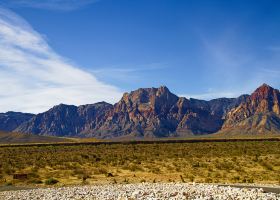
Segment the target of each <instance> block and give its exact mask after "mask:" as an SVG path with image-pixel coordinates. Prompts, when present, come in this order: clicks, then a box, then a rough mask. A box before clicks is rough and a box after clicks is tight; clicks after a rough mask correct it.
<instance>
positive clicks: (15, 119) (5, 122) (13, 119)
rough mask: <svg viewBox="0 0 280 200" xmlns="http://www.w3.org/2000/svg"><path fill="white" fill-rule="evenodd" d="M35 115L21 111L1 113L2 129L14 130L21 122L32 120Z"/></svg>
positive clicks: (0, 128)
mask: <svg viewBox="0 0 280 200" xmlns="http://www.w3.org/2000/svg"><path fill="white" fill-rule="evenodd" d="M33 116H34V115H33V114H29V113H20V112H6V113H0V130H2V131H13V130H14V129H16V128H17V127H18V126H19V125H20V124H22V123H23V122H26V121H28V120H30V119H31V118H32V117H33Z"/></svg>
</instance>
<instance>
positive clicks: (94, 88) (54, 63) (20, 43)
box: [0, 8, 121, 113]
mask: <svg viewBox="0 0 280 200" xmlns="http://www.w3.org/2000/svg"><path fill="white" fill-rule="evenodd" d="M120 96H121V92H120V91H119V89H118V88H116V87H114V86H111V85H108V84H105V83H103V82H101V81H99V80H97V79H96V77H95V76H94V75H93V74H91V73H89V72H86V71H83V70H81V69H80V68H79V67H77V66H76V65H74V64H72V63H71V62H70V61H68V60H66V59H65V58H63V57H61V56H59V55H58V54H57V53H55V51H54V50H53V49H51V47H49V45H48V44H47V43H46V41H45V40H44V38H43V37H42V36H41V35H40V34H39V33H37V32H36V31H34V30H33V29H32V27H31V26H30V25H29V24H28V23H27V22H26V21H25V20H24V19H22V18H21V17H19V16H18V15H16V14H15V13H13V12H11V11H8V10H6V9H3V8H0V111H1V112H5V111H8V110H15V111H24V112H34V113H37V112H42V111H45V110H46V109H48V108H50V107H52V106H53V105H55V104H58V103H67V104H75V105H80V104H86V103H93V102H97V101H103V100H104V101H108V102H115V101H117V100H118V99H119V98H120Z"/></svg>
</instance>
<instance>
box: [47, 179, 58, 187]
mask: <svg viewBox="0 0 280 200" xmlns="http://www.w3.org/2000/svg"><path fill="white" fill-rule="evenodd" d="M58 182H59V181H58V180H56V179H54V178H49V179H47V180H46V181H45V184H46V185H54V184H57V183H58Z"/></svg>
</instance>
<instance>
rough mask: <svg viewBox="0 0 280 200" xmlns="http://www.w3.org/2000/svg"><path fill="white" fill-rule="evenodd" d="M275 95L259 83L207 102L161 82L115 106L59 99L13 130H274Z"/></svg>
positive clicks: (88, 133)
mask: <svg viewBox="0 0 280 200" xmlns="http://www.w3.org/2000/svg"><path fill="white" fill-rule="evenodd" d="M279 98H280V95H279V91H278V90H276V89H273V88H271V87H270V86H268V85H265V84H264V85H262V86H261V87H259V88H258V89H257V90H256V91H255V92H254V93H253V94H251V95H242V96H240V97H238V98H220V99H214V100H211V101H204V100H197V99H186V98H184V97H178V96H176V95H175V94H173V93H171V92H170V91H169V90H168V88H167V87H165V86H161V87H159V88H141V89H138V90H135V91H132V92H130V93H125V94H124V95H123V97H122V98H121V100H120V101H119V102H118V103H116V104H115V105H111V104H108V103H105V102H100V103H96V104H89V105H83V106H79V107H77V106H72V105H64V104H60V105H58V106H55V107H53V108H52V109H50V110H48V111H47V112H44V113H41V114H38V115H34V116H33V117H32V118H31V119H29V120H27V121H25V122H22V123H21V124H20V125H19V126H17V128H15V129H14V131H15V132H22V133H32V134H36V135H51V136H72V137H73V136H77V137H97V138H115V137H122V138H124V137H127V138H134V137H173V136H188V135H201V134H210V133H215V132H219V131H220V132H223V133H225V134H226V133H227V132H229V133H232V132H238V133H240V132H242V133H246V134H247V133H251V134H263V133H280V109H279V100H280V99H279Z"/></svg>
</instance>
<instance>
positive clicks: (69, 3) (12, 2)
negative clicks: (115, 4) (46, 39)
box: [0, 0, 100, 11]
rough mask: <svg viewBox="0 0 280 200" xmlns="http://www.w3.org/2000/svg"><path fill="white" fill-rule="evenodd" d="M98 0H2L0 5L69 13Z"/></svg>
mask: <svg viewBox="0 0 280 200" xmlns="http://www.w3.org/2000/svg"><path fill="white" fill-rule="evenodd" d="M98 1H100V0H2V1H1V2H0V5H2V6H6V7H30V8H38V9H48V10H61V11H70V10H75V9H79V8H82V7H84V6H86V5H89V4H92V3H96V2H98Z"/></svg>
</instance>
